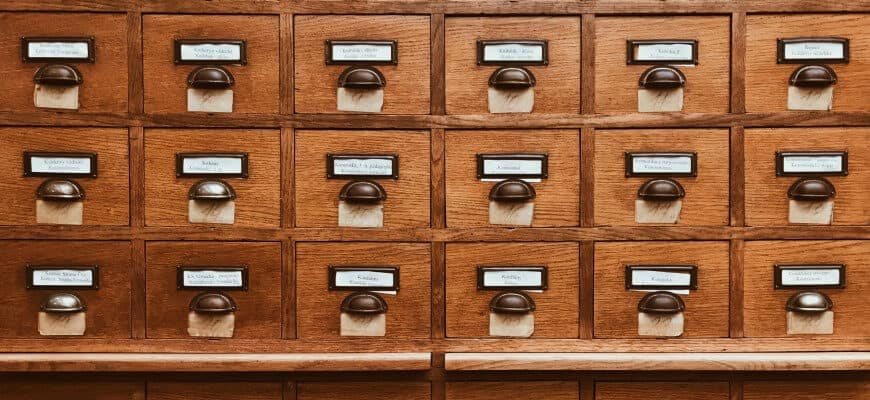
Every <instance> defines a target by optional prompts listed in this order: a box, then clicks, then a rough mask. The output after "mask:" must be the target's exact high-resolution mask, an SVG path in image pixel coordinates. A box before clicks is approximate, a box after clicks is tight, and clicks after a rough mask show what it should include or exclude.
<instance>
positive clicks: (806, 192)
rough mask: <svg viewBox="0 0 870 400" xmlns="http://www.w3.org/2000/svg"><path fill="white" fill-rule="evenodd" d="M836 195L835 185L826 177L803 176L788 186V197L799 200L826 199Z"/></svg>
mask: <svg viewBox="0 0 870 400" xmlns="http://www.w3.org/2000/svg"><path fill="white" fill-rule="evenodd" d="M836 195H837V190H836V189H834V185H833V184H832V183H831V182H830V181H828V180H827V179H825V178H803V179H800V180H797V181H795V183H793V184H792V185H791V187H789V188H788V198H790V199H793V200H798V201H825V200H827V199H830V198H832V197H834V196H836Z"/></svg>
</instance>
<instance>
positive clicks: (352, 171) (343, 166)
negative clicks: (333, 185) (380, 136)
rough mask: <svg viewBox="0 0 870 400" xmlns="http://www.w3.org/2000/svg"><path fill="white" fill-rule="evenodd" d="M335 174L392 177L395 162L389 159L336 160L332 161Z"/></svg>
mask: <svg viewBox="0 0 870 400" xmlns="http://www.w3.org/2000/svg"><path fill="white" fill-rule="evenodd" d="M332 170H333V174H334V175H336V176H342V175H372V176H392V175H393V160H391V159H387V158H336V159H333V160H332Z"/></svg>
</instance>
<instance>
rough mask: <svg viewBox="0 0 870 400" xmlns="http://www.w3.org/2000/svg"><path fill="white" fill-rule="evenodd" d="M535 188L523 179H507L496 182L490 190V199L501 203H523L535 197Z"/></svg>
mask: <svg viewBox="0 0 870 400" xmlns="http://www.w3.org/2000/svg"><path fill="white" fill-rule="evenodd" d="M536 195H537V194H536V193H535V188H534V186H532V185H531V184H529V183H528V182H526V181H524V180H521V179H507V180H503V181H501V182H498V183H496V184H495V185H493V186H492V189H490V191H489V199H490V200H492V201H496V202H500V203H523V202H527V201H532V200H534V199H535V196H536Z"/></svg>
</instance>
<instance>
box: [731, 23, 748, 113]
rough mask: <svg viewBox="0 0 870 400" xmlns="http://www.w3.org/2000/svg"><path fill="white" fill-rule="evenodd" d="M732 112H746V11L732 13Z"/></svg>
mask: <svg viewBox="0 0 870 400" xmlns="http://www.w3.org/2000/svg"><path fill="white" fill-rule="evenodd" d="M731 112H732V113H734V114H743V113H746V13H745V12H736V13H734V14H731Z"/></svg>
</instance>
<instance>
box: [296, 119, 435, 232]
mask: <svg viewBox="0 0 870 400" xmlns="http://www.w3.org/2000/svg"><path fill="white" fill-rule="evenodd" d="M295 151H296V164H295V167H296V226H298V227H306V228H307V227H332V226H337V225H338V223H339V195H340V193H341V192H342V188H344V187H345V185H348V184H350V183H351V182H359V181H374V182H376V183H377V184H378V185H380V186H382V188H383V189H384V192H385V193H386V199H385V200H384V201H383V202H382V204H383V227H385V228H395V227H427V226H429V191H430V190H429V157H430V153H429V131H319V130H301V131H297V132H296V148H295ZM330 155H333V156H338V157H339V158H340V157H344V156H353V157H354V158H362V159H365V158H366V157H378V156H388V157H393V158H394V159H393V160H392V164H393V167H394V168H393V171H396V172H397V173H398V177H397V178H395V179H394V178H393V177H391V176H384V175H383V173H387V174H389V169H387V170H385V171H384V170H381V171H375V170H371V169H367V168H361V169H360V168H350V169H348V170H347V172H348V173H354V172H357V173H362V172H363V171H364V170H368V171H369V172H370V173H372V172H374V173H376V174H375V175H372V176H368V177H365V176H363V177H360V176H356V177H351V176H345V175H342V174H338V173H337V174H336V175H335V177H334V178H330V170H329V165H330V164H331V163H332V161H333V160H332V159H330V158H329V156H330ZM324 161H326V162H325V163H324ZM336 162H338V163H341V160H336ZM339 166H341V164H339Z"/></svg>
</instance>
